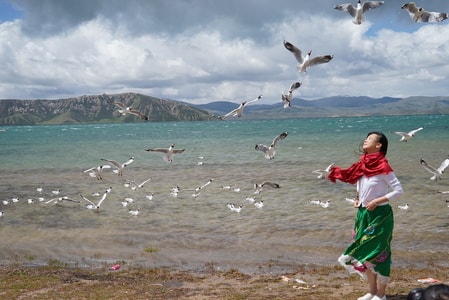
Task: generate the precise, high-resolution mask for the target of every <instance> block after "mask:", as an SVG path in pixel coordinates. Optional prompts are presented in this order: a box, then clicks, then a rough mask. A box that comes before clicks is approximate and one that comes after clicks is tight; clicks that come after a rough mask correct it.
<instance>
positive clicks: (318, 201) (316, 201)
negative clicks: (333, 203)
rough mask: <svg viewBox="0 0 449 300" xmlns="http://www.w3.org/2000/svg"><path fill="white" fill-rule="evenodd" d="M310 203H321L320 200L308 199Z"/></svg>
mask: <svg viewBox="0 0 449 300" xmlns="http://www.w3.org/2000/svg"><path fill="white" fill-rule="evenodd" d="M310 203H311V204H314V205H321V200H310Z"/></svg>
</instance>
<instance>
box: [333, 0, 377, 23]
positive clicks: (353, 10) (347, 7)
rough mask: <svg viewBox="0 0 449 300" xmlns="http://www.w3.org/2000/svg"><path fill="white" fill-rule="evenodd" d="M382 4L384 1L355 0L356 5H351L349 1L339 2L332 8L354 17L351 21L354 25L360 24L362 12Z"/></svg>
mask: <svg viewBox="0 0 449 300" xmlns="http://www.w3.org/2000/svg"><path fill="white" fill-rule="evenodd" d="M382 4H384V1H365V2H363V4H362V2H361V1H360V0H358V1H357V7H354V6H352V4H351V3H345V4H339V5H336V6H335V7H334V8H335V9H338V10H341V11H347V12H348V13H349V14H350V15H351V16H352V17H354V20H353V21H352V23H354V24H356V25H360V24H362V21H363V19H364V18H363V13H364V12H366V11H367V10H370V9H373V8H376V7H379V6H381V5H382Z"/></svg>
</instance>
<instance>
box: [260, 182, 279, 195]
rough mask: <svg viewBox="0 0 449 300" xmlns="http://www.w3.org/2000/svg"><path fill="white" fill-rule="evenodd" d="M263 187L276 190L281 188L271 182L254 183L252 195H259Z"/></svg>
mask: <svg viewBox="0 0 449 300" xmlns="http://www.w3.org/2000/svg"><path fill="white" fill-rule="evenodd" d="M265 186H269V187H272V188H275V189H278V188H280V187H281V186H280V185H279V184H277V183H274V182H271V181H265V182H262V183H255V184H254V194H260V192H261V191H262V189H263V188H264V187H265Z"/></svg>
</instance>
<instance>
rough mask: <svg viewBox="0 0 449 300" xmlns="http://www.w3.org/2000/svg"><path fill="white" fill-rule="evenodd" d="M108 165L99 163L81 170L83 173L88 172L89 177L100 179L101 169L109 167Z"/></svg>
mask: <svg viewBox="0 0 449 300" xmlns="http://www.w3.org/2000/svg"><path fill="white" fill-rule="evenodd" d="M110 168H111V166H110V165H100V166H97V167H92V168H90V169H87V170H85V171H83V173H88V174H89V176H90V177H93V178H96V179H97V180H102V179H103V178H102V177H101V173H102V171H103V169H110Z"/></svg>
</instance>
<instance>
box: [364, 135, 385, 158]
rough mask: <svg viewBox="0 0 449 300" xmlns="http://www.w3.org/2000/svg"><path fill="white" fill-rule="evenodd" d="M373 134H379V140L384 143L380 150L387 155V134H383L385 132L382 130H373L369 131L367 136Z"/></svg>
mask: <svg viewBox="0 0 449 300" xmlns="http://www.w3.org/2000/svg"><path fill="white" fill-rule="evenodd" d="M371 134H375V135H377V138H378V142H379V143H381V144H382V146H381V147H380V150H379V151H380V152H382V153H383V154H384V155H387V151H388V139H387V137H386V136H385V134H383V132H380V131H371V132H370V133H368V134H367V135H366V137H368V136H370V135H371Z"/></svg>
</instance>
